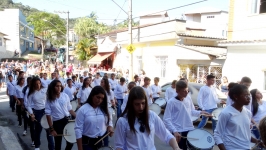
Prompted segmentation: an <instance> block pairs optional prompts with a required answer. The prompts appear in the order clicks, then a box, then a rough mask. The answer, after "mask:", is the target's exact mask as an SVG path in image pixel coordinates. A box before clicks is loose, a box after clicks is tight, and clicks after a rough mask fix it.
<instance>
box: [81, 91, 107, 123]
mask: <svg viewBox="0 0 266 150" xmlns="http://www.w3.org/2000/svg"><path fill="white" fill-rule="evenodd" d="M98 94H103V95H104V98H103V101H102V103H101V104H100V106H99V107H100V109H101V111H102V112H104V113H105V114H106V115H107V118H108V119H107V124H109V121H110V116H109V111H108V108H107V107H108V104H107V95H106V92H105V90H104V89H103V88H102V87H101V86H95V87H94V88H93V89H92V90H91V93H90V95H89V97H88V99H87V101H86V103H88V104H90V105H91V106H92V105H93V97H94V96H95V95H98Z"/></svg>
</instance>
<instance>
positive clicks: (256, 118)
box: [250, 101, 266, 124]
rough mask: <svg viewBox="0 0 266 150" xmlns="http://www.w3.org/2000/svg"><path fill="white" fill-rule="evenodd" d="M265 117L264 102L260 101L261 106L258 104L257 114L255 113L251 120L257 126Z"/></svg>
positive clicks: (265, 104)
mask: <svg viewBox="0 0 266 150" xmlns="http://www.w3.org/2000/svg"><path fill="white" fill-rule="evenodd" d="M250 103H251V102H250ZM265 116H266V101H262V104H261V105H260V104H259V108H258V112H257V113H256V115H255V116H253V117H252V118H253V119H254V121H255V122H256V123H257V124H259V122H260V120H261V119H262V118H263V117H265Z"/></svg>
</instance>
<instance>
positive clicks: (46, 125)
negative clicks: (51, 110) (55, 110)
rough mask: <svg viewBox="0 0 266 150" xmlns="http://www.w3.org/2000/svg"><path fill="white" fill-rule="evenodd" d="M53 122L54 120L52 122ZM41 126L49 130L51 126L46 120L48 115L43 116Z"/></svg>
mask: <svg viewBox="0 0 266 150" xmlns="http://www.w3.org/2000/svg"><path fill="white" fill-rule="evenodd" d="M51 120H52V117H51ZM52 122H53V120H52ZM41 126H42V127H43V128H44V129H49V124H48V122H47V119H46V115H43V116H42V119H41Z"/></svg>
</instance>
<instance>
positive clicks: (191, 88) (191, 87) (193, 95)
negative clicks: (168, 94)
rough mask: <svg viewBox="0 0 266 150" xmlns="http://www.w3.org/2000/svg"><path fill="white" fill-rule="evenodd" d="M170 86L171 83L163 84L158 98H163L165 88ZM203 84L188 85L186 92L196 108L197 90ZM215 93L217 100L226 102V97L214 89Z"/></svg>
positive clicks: (191, 83) (190, 83)
mask: <svg viewBox="0 0 266 150" xmlns="http://www.w3.org/2000/svg"><path fill="white" fill-rule="evenodd" d="M171 85H172V82H168V83H165V84H163V85H162V86H161V88H162V93H161V95H160V97H162V98H164V93H165V91H166V89H167V88H169V87H171ZM203 85H204V84H201V83H193V82H189V83H188V90H189V92H190V95H191V98H192V101H193V104H194V105H195V106H198V101H197V98H198V93H199V90H200V88H201V87H202V86H203ZM216 93H217V95H218V98H219V99H222V100H226V99H227V96H226V95H225V94H224V93H222V92H221V91H220V90H219V89H217V88H216Z"/></svg>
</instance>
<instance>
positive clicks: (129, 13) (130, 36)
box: [128, 0, 134, 80]
mask: <svg viewBox="0 0 266 150" xmlns="http://www.w3.org/2000/svg"><path fill="white" fill-rule="evenodd" d="M128 2H129V11H128V33H129V41H128V44H129V45H131V44H132V0H128ZM133 74H134V68H133V52H132V53H130V69H129V78H130V80H132V79H133Z"/></svg>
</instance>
